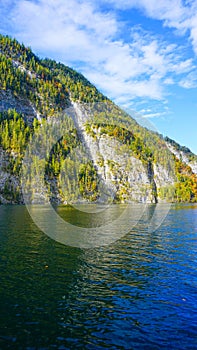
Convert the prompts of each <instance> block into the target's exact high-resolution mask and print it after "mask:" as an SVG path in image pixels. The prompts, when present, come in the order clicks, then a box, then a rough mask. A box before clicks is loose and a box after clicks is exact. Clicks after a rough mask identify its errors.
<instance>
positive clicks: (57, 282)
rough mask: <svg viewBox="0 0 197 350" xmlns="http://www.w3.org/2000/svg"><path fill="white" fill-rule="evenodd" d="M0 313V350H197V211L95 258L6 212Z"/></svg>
mask: <svg viewBox="0 0 197 350" xmlns="http://www.w3.org/2000/svg"><path fill="white" fill-rule="evenodd" d="M56 210H57V212H58V211H59V213H60V214H61V215H62V216H63V217H64V216H66V217H69V218H70V221H72V222H75V220H77V219H78V218H76V212H75V210H74V209H71V208H67V207H61V208H57V209H56ZM103 220H104V219H103ZM86 221H87V218H86ZM86 224H87V226H88V223H86ZM0 304H1V305H0V311H1V312H0V349H28V350H32V349H61V350H62V349H92V350H94V349H150V350H153V349H197V205H195V204H193V205H172V207H171V209H170V211H169V213H168V215H167V217H166V218H165V220H164V222H163V224H162V225H161V226H160V227H159V228H158V229H157V230H156V231H155V232H151V231H150V230H148V229H147V227H146V225H145V224H144V223H143V218H142V219H141V220H140V221H139V223H138V224H137V225H136V226H135V227H133V228H132V229H131V230H130V231H129V232H128V233H127V234H126V235H124V236H122V237H120V239H118V240H116V241H114V242H112V243H111V244H109V245H106V246H101V247H97V248H91V249H83V248H75V247H71V246H66V245H63V244H60V243H58V242H56V241H54V240H53V239H51V238H49V237H48V236H47V235H45V234H44V233H42V232H41V231H40V230H39V229H38V228H37V227H36V225H35V224H34V223H33V221H32V219H31V218H30V216H29V213H28V212H27V210H26V208H25V207H24V206H0Z"/></svg>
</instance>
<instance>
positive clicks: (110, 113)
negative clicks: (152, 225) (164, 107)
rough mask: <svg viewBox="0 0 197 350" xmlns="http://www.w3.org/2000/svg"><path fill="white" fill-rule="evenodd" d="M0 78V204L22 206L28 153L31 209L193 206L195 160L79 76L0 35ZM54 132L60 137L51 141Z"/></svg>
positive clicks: (196, 195) (196, 190)
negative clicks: (45, 204) (170, 203)
mask: <svg viewBox="0 0 197 350" xmlns="http://www.w3.org/2000/svg"><path fill="white" fill-rule="evenodd" d="M0 72H1V86H0V128H1V130H0V131H1V136H0V202H1V203H23V201H24V198H23V194H22V188H21V176H22V175H21V174H22V173H21V171H23V172H24V167H23V159H24V157H25V155H27V150H28V152H29V156H30V158H32V161H31V164H29V165H28V166H29V168H30V167H31V171H29V170H28V169H26V170H25V171H26V173H25V186H26V187H25V191H27V192H28V191H29V195H28V197H26V198H28V201H29V202H33V203H40V202H45V201H48V200H50V201H52V202H55V203H73V202H84V201H86V202H116V203H117V202H133V201H135V202H143V203H156V202H158V201H182V200H183V201H184V200H188V201H196V200H197V177H196V175H195V174H196V173H197V157H196V156H195V155H193V154H192V153H191V152H190V151H189V152H188V149H186V150H187V152H185V149H184V148H183V147H182V148H181V146H179V145H178V144H176V143H173V142H174V141H173V140H171V141H170V139H166V140H165V139H164V138H163V137H162V136H161V135H158V134H157V133H154V132H153V131H150V130H148V129H146V128H144V127H142V126H140V125H139V124H138V123H137V122H136V121H135V120H134V119H133V118H132V116H129V115H128V114H126V113H125V112H124V111H122V110H121V109H120V108H119V107H117V106H116V105H114V104H113V103H112V102H111V101H110V100H109V99H107V98H106V97H105V96H103V95H102V94H101V93H100V92H99V91H98V90H97V89H96V88H95V87H94V86H93V85H92V84H91V83H90V82H88V81H87V80H86V79H85V78H84V77H83V76H82V75H81V74H79V73H77V72H75V71H74V70H72V69H71V68H69V67H66V66H64V65H62V64H57V63H56V62H54V61H51V60H40V59H38V58H37V57H36V56H35V55H34V54H33V53H32V52H31V50H30V49H29V48H25V47H24V46H23V45H20V44H19V43H18V42H17V41H16V40H12V39H10V38H8V37H4V36H1V37H0ZM62 116H63V121H62V123H61V125H59V124H58V123H60V121H61V120H62V119H61V118H62ZM54 126H56V127H57V126H58V127H59V130H61V132H60V135H59V139H56V140H55V138H54V135H52V134H53V132H52V133H51V127H53V130H54ZM58 132H59V131H58ZM36 134H37V135H38V136H37V137H38V138H37V141H36V142H37V148H36V150H33V145H32V142H33V141H32V140H34V135H36ZM53 138H54V139H53ZM54 140H55V141H54ZM47 144H50V145H51V148H50V149H48V151H47V152H48V153H47V157H46V155H45V154H44V153H43V152H44V151H43V152H42V150H43V149H44V147H45V148H46V147H47ZM177 145H178V146H177ZM30 146H31V147H32V148H30ZM32 155H33V156H32ZM178 162H179V163H178ZM184 164H185V165H184ZM185 166H187V169H186V168H185ZM185 169H186V170H185ZM41 171H42V173H43V174H42V175H41ZM23 176H24V174H23ZM41 177H42V178H41ZM183 183H184V185H185V184H186V186H185V188H184V186H183Z"/></svg>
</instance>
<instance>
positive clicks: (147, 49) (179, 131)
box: [0, 0, 197, 153]
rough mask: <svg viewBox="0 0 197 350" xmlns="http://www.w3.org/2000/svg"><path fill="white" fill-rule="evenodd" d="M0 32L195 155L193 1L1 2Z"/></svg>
mask: <svg viewBox="0 0 197 350" xmlns="http://www.w3.org/2000/svg"><path fill="white" fill-rule="evenodd" d="M0 31H1V33H2V34H8V35H11V36H13V37H16V38H17V39H18V40H19V41H20V42H23V43H24V44H25V45H28V46H31V48H32V50H33V51H34V52H35V53H36V54H38V55H39V56H40V57H50V58H54V59H56V60H58V61H61V62H63V63H65V64H67V65H69V66H71V67H73V68H75V69H77V70H79V71H80V72H82V73H83V74H84V75H85V76H86V77H87V78H88V79H89V80H90V81H91V82H92V83H94V84H95V85H96V86H97V87H98V88H99V89H100V90H101V91H102V92H103V93H104V94H106V95H107V96H108V97H110V98H111V99H112V100H113V101H115V102H116V103H117V104H119V105H121V106H122V107H125V108H130V109H132V110H134V111H136V112H138V113H140V114H142V116H144V117H146V118H148V120H150V121H151V123H153V124H154V125H155V127H156V128H157V130H158V131H159V132H160V133H163V134H164V135H168V136H169V137H171V138H173V139H175V140H176V141H178V142H179V143H181V144H182V145H186V146H188V147H189V148H190V149H191V150H192V151H193V152H195V153H197V141H196V134H197V98H196V97H197V0H184V1H181V0H107V1H106V0H100V1H99V2H98V0H90V1H88V0H69V1H66V0H29V1H26V0H17V1H15V0H2V1H1V4H0Z"/></svg>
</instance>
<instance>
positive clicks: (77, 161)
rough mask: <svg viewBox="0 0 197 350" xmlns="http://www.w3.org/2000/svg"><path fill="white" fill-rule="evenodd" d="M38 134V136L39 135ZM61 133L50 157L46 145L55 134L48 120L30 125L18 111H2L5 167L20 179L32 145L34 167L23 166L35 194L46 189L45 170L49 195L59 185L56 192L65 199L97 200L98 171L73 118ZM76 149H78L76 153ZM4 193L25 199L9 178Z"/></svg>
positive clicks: (66, 121) (65, 122) (0, 132)
mask: <svg viewBox="0 0 197 350" xmlns="http://www.w3.org/2000/svg"><path fill="white" fill-rule="evenodd" d="M54 122H56V121H55V120H54ZM37 134H38V138H36V136H35V135H37ZM60 134H62V135H63V136H62V137H61V138H60V139H59V140H58V141H57V142H56V143H55V144H54V146H53V147H52V148H51V150H50V153H49V154H48V156H47V157H46V154H45V145H47V143H48V144H53V142H54V135H53V133H51V129H50V127H49V124H48V122H47V121H46V120H45V119H43V120H42V121H41V124H40V122H38V120H37V119H34V121H33V124H32V126H29V125H27V124H26V123H25V121H24V116H23V115H22V114H20V113H17V112H16V111H15V110H9V111H7V112H3V113H0V146H1V147H2V148H3V149H4V150H5V151H6V153H7V155H8V158H7V162H6V163H5V165H4V168H3V170H4V171H6V172H8V173H9V174H11V175H14V176H16V178H19V177H20V176H21V168H22V160H23V158H24V155H25V152H26V150H27V147H28V152H29V157H30V159H31V162H30V163H29V165H30V167H29V166H27V167H26V168H25V166H23V169H22V170H23V176H25V177H26V180H25V183H26V184H27V188H26V190H27V191H29V192H32V190H33V193H36V192H37V191H38V190H41V191H42V190H43V189H42V188H41V187H39V186H40V183H39V181H40V179H39V178H40V175H42V172H43V174H44V178H45V186H46V188H47V191H48V195H49V196H50V191H51V190H54V184H55V185H56V191H57V192H59V195H60V196H61V199H62V200H63V201H69V200H71V201H72V200H73V201H74V200H75V201H76V200H77V199H86V200H88V201H94V200H96V199H97V198H98V197H99V192H98V177H97V171H96V169H95V167H94V165H93V163H92V162H91V161H90V160H89V159H88V158H87V156H86V154H85V151H84V149H83V146H82V145H81V144H80V141H79V138H78V135H77V131H76V129H75V127H74V124H73V121H72V119H71V118H69V117H64V118H63V121H62V123H61V124H60ZM75 148H77V154H76V155H75V152H74V150H75ZM24 171H25V172H26V173H25V174H24ZM28 186H29V187H28ZM1 193H2V194H3V195H4V196H6V198H7V199H9V198H11V197H10V196H11V193H12V194H13V199H14V200H17V198H18V199H20V198H21V197H20V195H19V188H18V187H17V190H16V189H14V187H13V184H11V183H10V182H9V181H6V183H5V186H4V188H3V189H1ZM32 199H33V198H30V200H32Z"/></svg>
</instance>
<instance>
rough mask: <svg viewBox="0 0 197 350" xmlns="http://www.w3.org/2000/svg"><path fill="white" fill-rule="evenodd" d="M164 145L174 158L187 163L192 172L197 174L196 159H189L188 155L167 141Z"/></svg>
mask: <svg viewBox="0 0 197 350" xmlns="http://www.w3.org/2000/svg"><path fill="white" fill-rule="evenodd" d="M166 145H167V147H168V149H169V150H170V152H172V153H173V154H174V155H175V157H176V158H178V159H179V160H181V161H182V162H183V163H185V164H187V165H188V166H189V167H190V168H191V169H192V172H193V173H194V174H197V161H196V160H191V159H190V157H188V155H187V154H186V153H185V152H184V151H181V150H177V149H176V148H175V147H174V146H172V145H171V144H170V143H169V142H166Z"/></svg>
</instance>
